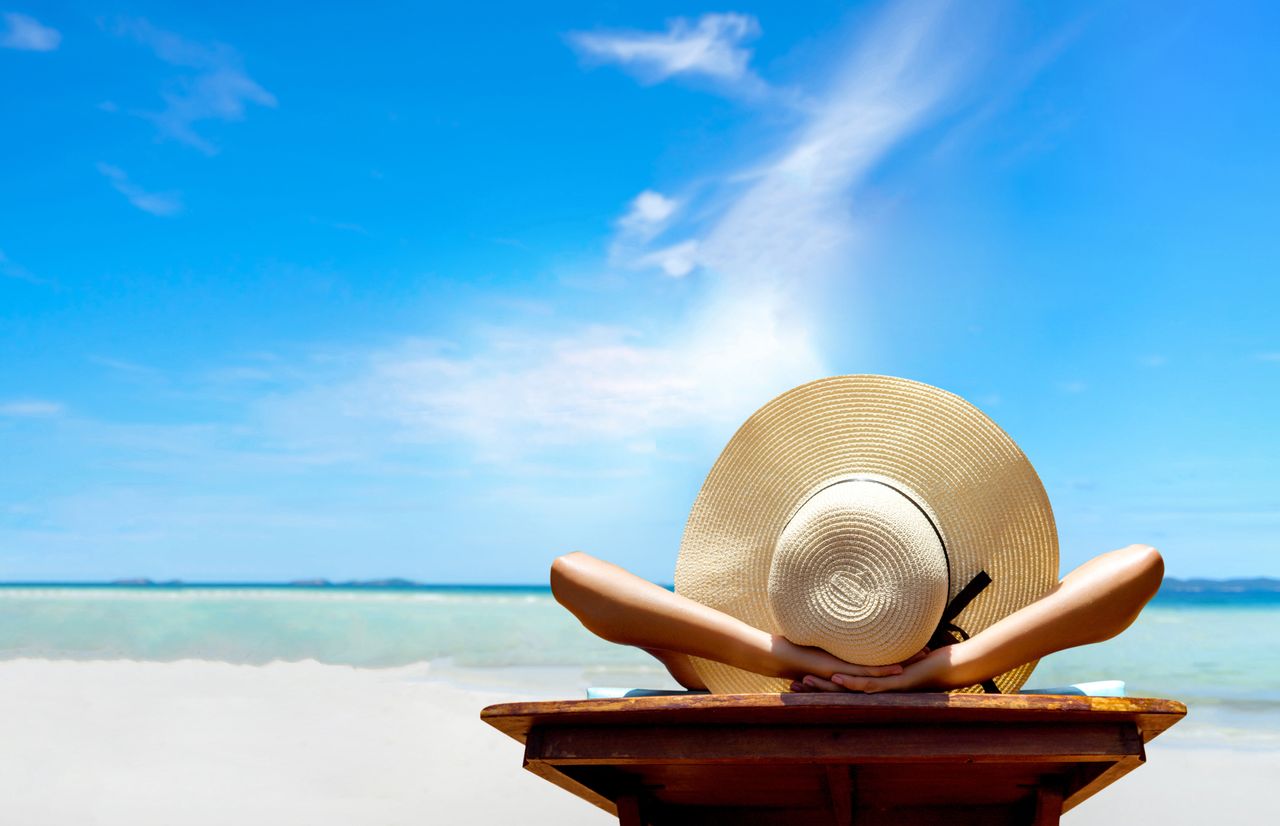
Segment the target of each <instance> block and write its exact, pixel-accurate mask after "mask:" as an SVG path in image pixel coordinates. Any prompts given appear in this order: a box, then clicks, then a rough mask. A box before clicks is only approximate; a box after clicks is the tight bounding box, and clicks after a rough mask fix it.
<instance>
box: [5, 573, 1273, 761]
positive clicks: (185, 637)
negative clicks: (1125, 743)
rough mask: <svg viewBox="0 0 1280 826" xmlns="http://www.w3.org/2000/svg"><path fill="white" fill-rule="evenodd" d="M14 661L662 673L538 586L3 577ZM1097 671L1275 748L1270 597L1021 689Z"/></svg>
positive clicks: (1058, 664) (1181, 624)
mask: <svg viewBox="0 0 1280 826" xmlns="http://www.w3.org/2000/svg"><path fill="white" fill-rule="evenodd" d="M18 657H37V658H52V659H76V660H96V659H132V660H151V661H171V660H179V659H191V658H194V659H207V660H219V661H225V662H231V663H240V664H263V663H268V662H272V661H275V660H286V661H294V660H309V659H313V660H318V661H320V662H323V663H331V664H344V665H351V666H361V667H374V668H379V667H394V666H406V665H411V664H419V663H428V664H431V667H432V668H433V669H435V670H436V672H437V673H445V674H450V673H451V674H454V675H458V676H459V679H461V678H462V677H463V675H465V677H466V678H467V679H471V680H476V681H479V682H491V683H494V684H508V685H509V684H512V681H513V679H523V678H524V677H523V676H522V675H528V674H538V675H541V676H540V678H541V679H543V680H544V681H545V680H548V679H550V680H552V681H553V682H554V681H555V680H557V679H559V680H561V681H562V682H564V683H565V684H566V688H567V689H572V690H576V689H577V688H580V687H581V686H582V685H585V684H587V683H595V684H602V685H619V684H624V685H634V686H653V685H669V684H670V681H669V680H668V679H667V678H666V675H665V672H664V671H662V669H661V667H660V666H658V665H657V663H656V662H655V661H653V660H652V659H651V658H649V657H648V656H647V655H646V654H644V653H643V652H640V651H638V650H636V649H631V648H625V647H622V646H617V645H611V644H609V643H606V642H604V641H602V640H599V639H597V638H596V637H594V636H592V635H591V634H590V633H589V632H587V631H586V630H584V629H583V628H582V627H581V626H580V625H579V624H578V622H577V620H575V619H574V618H573V617H572V616H571V615H570V614H568V613H567V612H566V611H564V610H563V609H562V608H561V607H560V606H559V605H558V604H556V602H555V601H554V599H552V597H551V594H550V592H549V591H548V590H547V589H546V588H536V587H528V588H480V587H475V588H472V587H438V588H431V587H422V588H413V589H396V588H390V589H377V588H337V587H330V588H298V587H262V586H253V587H250V586H244V587H241V586H219V587H199V586H185V587H154V586H152V587H121V586H56V587H44V586H0V659H13V658H18ZM486 675H487V677H489V678H492V679H491V680H487V679H486ZM548 675H551V676H548ZM557 675H558V676H557ZM1099 679H1121V680H1124V681H1125V682H1126V683H1127V684H1128V687H1129V692H1130V694H1133V695H1142V696H1158V697H1171V698H1175V699H1179V700H1182V701H1183V702H1185V703H1186V704H1187V705H1188V707H1189V708H1190V709H1191V710H1192V714H1191V715H1190V718H1189V720H1188V722H1190V719H1192V718H1194V719H1198V720H1199V723H1200V724H1199V725H1198V726H1197V727H1196V730H1202V731H1211V732H1212V733H1213V734H1214V735H1215V736H1223V735H1227V736H1231V737H1235V738H1240V739H1243V740H1251V741H1267V742H1269V743H1272V744H1274V745H1277V746H1280V598H1277V597H1276V596H1275V595H1272V596H1265V595H1264V596H1261V597H1259V596H1257V595H1252V594H1242V595H1225V596H1224V595H1203V596H1201V597H1196V596H1194V595H1190V596H1189V595H1179V596H1176V597H1170V598H1162V597H1157V599H1156V600H1155V601H1153V602H1152V603H1151V604H1150V605H1149V606H1148V607H1147V608H1146V610H1145V611H1144V612H1143V614H1142V616H1141V617H1140V618H1139V619H1138V621H1137V622H1136V623H1135V624H1134V625H1133V626H1132V627H1131V628H1130V629H1129V630H1128V631H1126V632H1125V633H1124V634H1122V635H1120V636H1119V637H1117V638H1115V639H1113V640H1109V641H1107V642H1104V643H1101V644H1098V645H1092V646H1086V647H1083V648H1077V649H1072V650H1070V651H1065V652H1061V653H1059V654H1055V655H1053V656H1051V657H1048V658H1046V659H1044V660H1042V661H1041V663H1040V665H1039V667H1038V668H1037V670H1036V672H1035V674H1034V675H1033V676H1032V679H1031V682H1030V683H1029V685H1030V686H1053V685H1065V684H1069V683H1073V682H1082V681H1087V680H1099Z"/></svg>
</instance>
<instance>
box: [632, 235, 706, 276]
mask: <svg viewBox="0 0 1280 826" xmlns="http://www.w3.org/2000/svg"><path fill="white" fill-rule="evenodd" d="M636 263H637V264H639V265H640V266H642V267H657V268H658V269H660V270H662V271H663V272H664V273H666V274H667V275H669V276H671V277H672V278H684V277H685V276H686V275H688V274H689V273H691V272H693V271H694V270H695V269H696V268H697V266H698V242H697V241H681V242H680V243H679V244H672V245H671V246H669V247H663V248H662V249H660V250H655V251H653V252H650V253H646V254H644V255H642V256H641V257H640V258H639V259H637V261H636Z"/></svg>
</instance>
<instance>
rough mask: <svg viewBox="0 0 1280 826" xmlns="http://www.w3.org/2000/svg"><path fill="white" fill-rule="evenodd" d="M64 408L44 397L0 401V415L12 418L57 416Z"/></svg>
mask: <svg viewBox="0 0 1280 826" xmlns="http://www.w3.org/2000/svg"><path fill="white" fill-rule="evenodd" d="M65 409H66V408H65V407H63V405H61V404H59V403H58V402H51V401H45V400H44V399H15V400H14V401H9V402H2V403H0V416H7V417H9V418H14V419H47V418H51V417H53V416H59V415H61V414H62V412H63V411H64V410H65Z"/></svg>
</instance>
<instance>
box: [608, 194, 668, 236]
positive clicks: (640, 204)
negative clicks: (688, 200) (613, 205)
mask: <svg viewBox="0 0 1280 826" xmlns="http://www.w3.org/2000/svg"><path fill="white" fill-rule="evenodd" d="M679 206H680V203H679V202H678V201H676V200H675V199H673V198H668V197H667V196H665V195H663V194H662V193H661V192H654V191H653V190H652V189H646V190H645V191H644V192H641V193H640V194H639V195H637V196H636V197H635V198H634V199H633V200H632V201H631V204H630V206H629V207H628V209H627V214H626V215H623V216H622V217H621V218H619V219H618V227H619V228H620V229H621V230H622V231H623V232H625V233H628V234H631V235H636V236H640V237H643V238H651V237H653V235H655V234H656V233H658V232H661V231H662V228H663V227H665V226H666V224H667V221H668V220H669V219H670V218H671V216H672V215H674V214H675V211H676V209H678V208H679Z"/></svg>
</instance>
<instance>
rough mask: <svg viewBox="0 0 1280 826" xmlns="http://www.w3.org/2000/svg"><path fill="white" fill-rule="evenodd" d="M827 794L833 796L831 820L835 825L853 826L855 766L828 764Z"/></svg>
mask: <svg viewBox="0 0 1280 826" xmlns="http://www.w3.org/2000/svg"><path fill="white" fill-rule="evenodd" d="M825 768H826V776H827V795H828V797H830V798H831V822H832V823H833V824H835V826H853V810H854V808H855V807H856V805H857V804H856V802H855V801H854V798H853V771H854V769H853V767H852V766H826V767H825Z"/></svg>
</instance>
